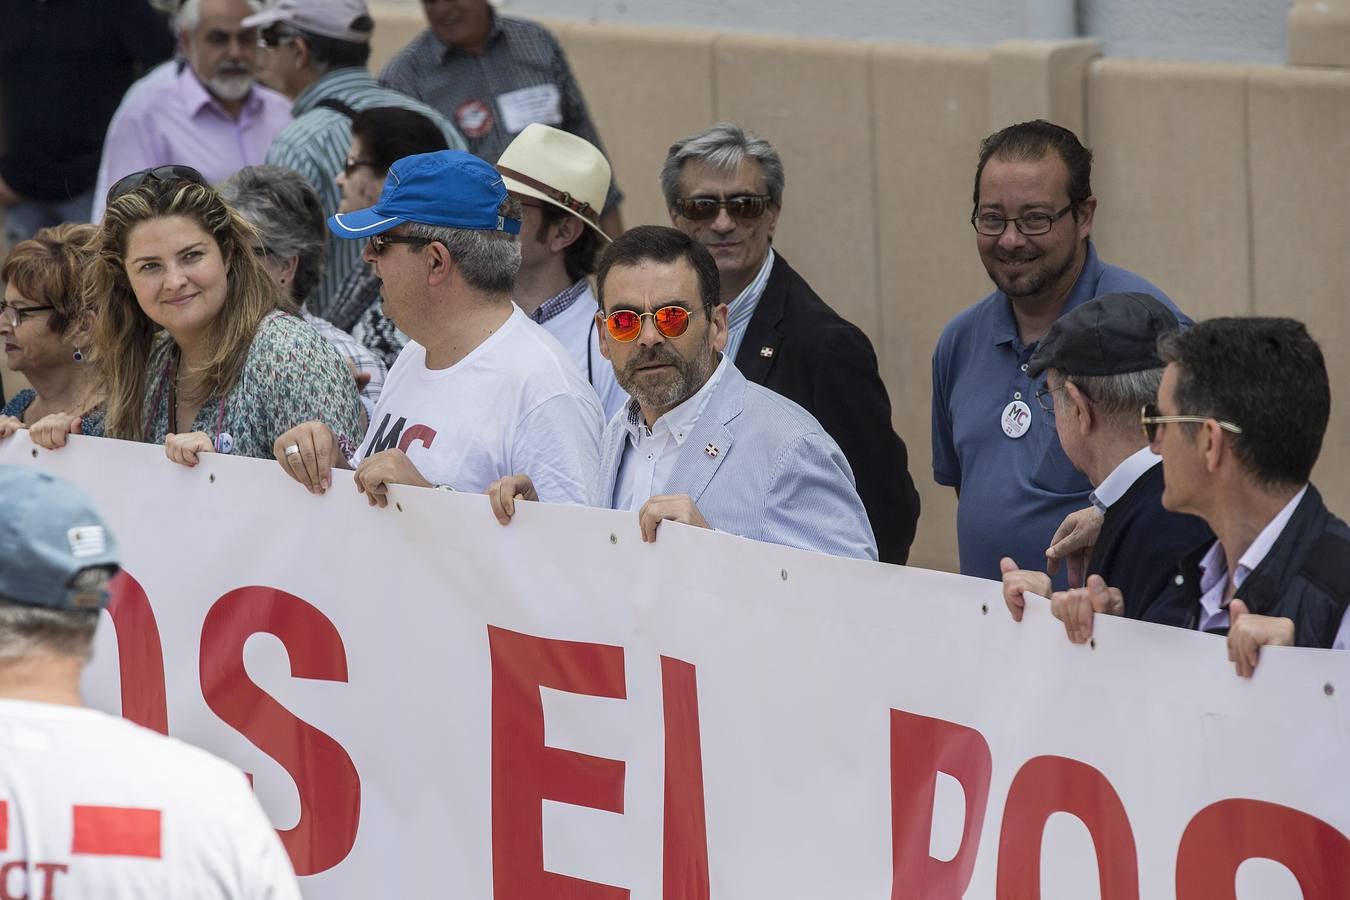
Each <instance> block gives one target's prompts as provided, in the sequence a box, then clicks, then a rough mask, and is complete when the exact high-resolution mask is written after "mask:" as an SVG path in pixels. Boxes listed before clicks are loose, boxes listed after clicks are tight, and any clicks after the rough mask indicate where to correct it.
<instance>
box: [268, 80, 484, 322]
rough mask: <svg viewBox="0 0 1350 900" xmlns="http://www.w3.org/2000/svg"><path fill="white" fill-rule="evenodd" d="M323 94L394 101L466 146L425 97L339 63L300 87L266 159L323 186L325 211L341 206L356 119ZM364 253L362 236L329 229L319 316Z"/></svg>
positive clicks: (370, 102) (368, 102) (349, 101)
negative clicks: (341, 177)
mask: <svg viewBox="0 0 1350 900" xmlns="http://www.w3.org/2000/svg"><path fill="white" fill-rule="evenodd" d="M324 100H336V101H338V102H339V103H342V104H345V105H346V106H348V107H350V108H351V109H353V110H357V111H360V110H363V109H372V108H374V107H377V106H396V107H399V108H401V109H410V110H412V111H413V112H419V113H421V114H422V115H424V116H426V117H427V118H428V119H430V120H431V121H432V122H434V123H436V126H437V127H438V128H440V129H441V131H442V133H444V134H445V139H446V142H447V143H449V145H450V147H451V148H452V149H455V150H463V149H464V146H465V145H464V139H463V138H462V137H460V135H459V132H457V131H456V130H455V128H454V126H453V125H451V124H450V122H449V121H448V120H446V118H445V117H444V116H442V115H441V114H440V113H438V112H436V111H435V110H434V109H432V108H431V107H429V106H427V105H426V104H425V103H419V102H418V101H416V100H414V99H412V98H411V97H408V96H406V95H405V94H400V93H398V92H397V91H392V90H390V89H389V88H386V87H380V85H378V84H376V83H375V79H374V78H371V77H370V73H369V72H367V71H366V70H365V69H364V68H355V67H353V68H344V69H335V70H333V71H331V72H329V73H327V74H326V75H324V76H323V77H322V78H320V79H319V80H318V81H316V82H314V83H313V84H311V85H310V86H309V87H307V88H305V89H304V90H303V91H301V92H300V95H299V96H298V97H296V98H295V104H294V105H293V106H292V107H291V112H292V114H293V115H294V116H295V120H294V121H293V122H291V124H289V125H287V126H286V127H285V128H284V129H282V131H281V134H279V135H277V137H276V139H275V140H274V141H273V142H272V148H271V149H270V150H269V151H268V152H267V162H268V163H269V164H271V165H275V166H285V167H286V168H288V169H294V170H295V171H297V172H299V173H300V174H301V175H303V176H305V180H307V181H308V182H309V183H310V184H312V185H313V186H314V189H315V190H316V191H318V192H319V199H320V200H321V201H322V202H323V209H324V212H325V213H327V214H329V215H332V214H333V213H336V212H337V210H338V202H339V201H340V200H341V199H342V192H341V191H340V190H339V189H338V186H337V182H336V181H334V179H336V178H337V175H338V173H339V172H341V171H342V166H343V164H344V163H345V162H346V161H347V150H348V149H350V147H351V143H352V122H351V119H349V118H348V117H347V116H346V115H344V114H343V113H340V112H338V111H337V110H335V109H330V108H327V107H322V106H319V103H320V102H321V101H324ZM360 259H361V242H360V241H348V240H343V239H341V238H339V237H337V236H336V235H334V234H332V233H331V232H330V233H329V235H328V264H327V265H326V266H325V267H324V273H323V278H322V280H320V282H319V286H318V287H317V288H315V290H314V292H313V293H312V294H310V295H309V297H308V298H307V301H306V306H307V307H308V308H309V309H311V310H313V311H314V312H315V313H317V314H319V315H321V316H325V317H326V316H327V314H328V313H329V312H330V311H331V308H332V305H333V301H334V298H335V297H336V295H337V290H338V286H339V285H341V284H342V282H343V281H344V280H345V279H346V278H347V275H348V274H349V273H350V272H351V271H352V269H354V268H356V266H357V265H358V264H359V261H360Z"/></svg>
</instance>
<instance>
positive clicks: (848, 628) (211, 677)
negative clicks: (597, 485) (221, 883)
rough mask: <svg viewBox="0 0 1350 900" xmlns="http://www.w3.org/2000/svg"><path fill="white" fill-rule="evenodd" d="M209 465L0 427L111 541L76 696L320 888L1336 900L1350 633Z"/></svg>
mask: <svg viewBox="0 0 1350 900" xmlns="http://www.w3.org/2000/svg"><path fill="white" fill-rule="evenodd" d="M204 460H205V461H204V462H203V463H202V464H201V465H200V466H198V467H197V468H196V469H187V468H183V467H181V466H176V465H174V464H172V463H170V462H169V461H168V460H166V459H165V458H164V456H163V451H162V449H161V448H158V447H147V446H142V445H136V444H128V443H123V442H117V441H98V440H93V439H80V438H75V439H73V440H72V446H70V447H68V448H66V449H65V450H62V451H58V452H55V453H48V452H46V451H39V450H35V449H34V448H32V446H31V445H30V444H29V443H28V441H27V438H26V436H24V435H22V434H21V435H19V436H16V437H13V438H10V439H7V440H5V441H3V442H0V463H18V464H23V465H35V466H39V467H41V468H43V469H46V470H48V471H51V472H53V473H54V474H57V475H61V476H64V477H66V478H69V479H71V480H73V481H76V482H78V483H79V484H81V485H82V486H83V487H84V488H85V489H86V490H87V491H89V493H90V494H91V495H92V496H93V497H94V499H95V501H96V502H97V503H98V505H99V506H100V508H101V509H102V510H103V511H104V513H105V514H106V517H107V519H108V520H109V523H110V525H111V526H112V528H113V530H114V532H115V533H116V535H117V536H118V538H119V540H120V542H121V547H122V553H123V557H124V559H125V563H126V569H127V573H128V576H129V577H127V578H126V579H124V580H123V582H122V583H121V584H120V586H119V591H118V595H117V600H116V602H115V609H114V614H113V621H114V623H115V629H114V628H107V627H105V628H104V629H103V630H102V632H101V635H100V643H99V646H98V655H97V659H96V661H95V663H94V664H93V666H92V667H91V669H90V670H89V673H88V677H87V678H86V690H87V693H88V696H89V697H90V699H91V702H93V703H95V704H96V705H98V706H101V707H103V708H106V709H109V710H112V711H119V710H121V711H123V712H124V714H126V715H128V716H129V717H131V718H134V719H136V720H137V721H141V722H142V723H148V724H151V725H155V726H158V727H161V728H163V727H166V726H167V730H168V731H169V732H170V733H172V734H175V735H178V736H180V737H183V738H185V739H186V740H189V741H192V742H194V743H197V744H200V745H202V746H204V747H207V748H208V749H211V750H212V751H214V752H216V753H218V754H219V755H221V756H223V757H225V758H227V759H229V760H231V761H232V762H234V763H236V764H237V765H239V766H240V767H241V768H243V769H244V770H245V771H247V772H249V773H251V774H252V775H253V778H254V784H255V787H256V789H257V791H258V794H259V796H260V798H261V800H262V802H263V805H264V807H265V808H266V809H267V811H268V812H269V814H270V815H271V816H272V818H273V821H274V822H275V823H276V824H277V827H278V828H279V829H281V830H282V834H283V838H284V840H285V843H286V846H287V849H288V850H289V851H290V853H291V856H292V859H293V860H294V861H295V864H296V867H297V870H298V871H299V872H300V873H301V874H302V875H303V880H302V884H303V887H304V890H305V894H306V896H307V897H309V898H313V900H349V898H353V900H354V898H367V897H441V896H453V897H465V898H484V900H486V898H489V897H495V898H497V900H519V898H531V900H536V898H543V897H549V898H552V897H566V898H586V900H592V898H593V900H619V898H626V897H632V898H635V900H656V898H688V900H698V898H708V897H721V898H767V897H773V898H823V897H828V898H885V897H891V898H910V897H925V898H926V897H933V898H945V897H960V896H967V897H971V898H976V897H979V898H985V897H999V898H1004V897H1008V898H1021V897H1028V898H1034V897H1054V898H1075V900H1077V898H1090V897H1096V896H1100V897H1103V898H1136V897H1146V898H1155V897H1156V898H1163V897H1178V898H1181V900H1215V898H1243V900H1257V898H1259V900H1271V898H1281V897H1298V896H1300V891H1301V894H1302V896H1303V897H1304V898H1306V900H1333V898H1337V900H1343V898H1345V897H1347V896H1350V840H1348V839H1347V837H1346V833H1347V831H1348V830H1350V779H1347V777H1346V775H1347V772H1350V654H1345V653H1337V652H1331V651H1309V650H1292V649H1284V648H1278V649H1267V650H1266V651H1265V652H1263V654H1262V660H1261V665H1260V668H1259V669H1258V671H1257V673H1256V677H1255V678H1253V679H1251V680H1244V679H1239V678H1238V677H1236V676H1235V675H1234V673H1233V670H1232V667H1231V665H1230V664H1229V663H1228V661H1227V658H1226V652H1225V646H1224V642H1223V641H1222V640H1221V639H1218V638H1215V637H1212V636H1207V635H1199V634H1192V633H1188V632H1184V631H1181V630H1176V629H1165V628H1158V627H1151V626H1146V625H1142V624H1140V623H1135V622H1128V621H1119V620H1099V621H1098V623H1097V625H1096V631H1095V640H1094V644H1095V646H1077V647H1076V646H1072V645H1070V644H1069V642H1068V641H1067V640H1066V639H1065V637H1064V634H1063V629H1062V628H1061V627H1060V626H1059V624H1058V623H1057V622H1055V621H1054V620H1053V619H1051V618H1050V617H1049V614H1048V611H1047V609H1046V607H1045V604H1043V603H1039V602H1033V603H1032V604H1031V606H1030V608H1029V610H1028V613H1027V615H1026V619H1025V621H1023V622H1022V623H1020V624H1018V623H1014V622H1012V621H1011V619H1010V618H1009V616H1008V614H1007V612H1006V610H1005V609H1004V607H1003V603H1002V599H1001V595H1000V591H999V587H998V585H997V584H995V583H993V582H987V581H980V580H976V579H969V578H963V577H961V576H956V575H948V574H943V573H937V572H929V571H924V570H918V569H908V568H901V567H895V566H886V565H880V564H874V563H863V562H858V561H853V560H842V559H833V558H828V557H823V556H819V555H817V554H812V553H805V552H801V551H795V550H789V549H785V548H781V547H774V546H770V545H765V544H758V543H755V542H751V541H746V540H742V539H739V538H736V537H732V536H728V535H722V534H716V533H713V532H709V531H704V530H700V529H693V528H686V527H683V526H675V525H670V524H667V525H665V526H663V527H662V529H661V531H660V534H659V539H658V540H657V542H656V543H655V544H644V543H642V542H641V540H640V538H639V535H638V529H637V524H636V518H635V516H633V515H631V514H628V513H617V512H611V511H608V510H593V509H573V508H565V507H552V506H543V505H539V504H524V505H523V507H522V508H521V510H520V512H519V514H518V516H517V518H516V520H515V521H513V522H512V523H511V524H510V525H509V526H507V527H502V526H500V525H498V524H497V523H496V521H495V520H493V519H492V517H491V514H490V513H489V510H488V505H487V501H486V498H484V497H481V496H470V495H456V494H447V493H445V492H440V491H430V490H416V489H398V488H396V489H395V490H394V491H393V492H392V498H393V501H394V502H391V504H390V506H389V507H388V508H385V509H375V508H369V507H368V506H367V504H366V501H365V499H364V497H362V496H360V495H358V494H357V493H356V491H355V489H354V487H352V486H351V484H350V481H349V480H348V476H347V475H346V474H345V473H341V472H338V473H336V476H335V486H334V488H333V490H331V491H330V492H329V493H328V494H327V495H325V496H322V497H316V496H311V495H309V494H308V493H306V492H305V491H304V490H303V489H302V488H300V487H299V486H298V485H296V484H295V483H293V482H291V481H290V480H288V479H287V478H286V477H285V476H284V475H283V473H282V472H281V471H280V468H279V467H278V466H276V465H275V464H272V463H266V462H259V461H253V460H240V459H233V458H229V457H222V456H218V455H215V454H207V455H206V456H205V457H204ZM0 502H2V501H0ZM3 564H11V562H10V561H4V562H3Z"/></svg>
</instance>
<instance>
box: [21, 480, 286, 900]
mask: <svg viewBox="0 0 1350 900" xmlns="http://www.w3.org/2000/svg"><path fill="white" fill-rule="evenodd" d="M0 497H4V498H5V515H4V516H0V560H3V563H2V564H0V746H3V752H0V834H7V838H6V841H5V846H4V847H3V850H4V855H5V858H6V859H9V860H16V861H19V862H18V863H17V864H18V865H19V866H20V867H21V868H22V870H21V871H20V872H10V871H9V870H10V869H11V866H12V865H13V864H6V865H5V867H4V868H5V870H6V876H5V880H4V882H3V883H0V895H3V896H6V897H9V896H15V897H20V896H22V897H100V898H110V900H118V898H123V897H126V898H131V897H177V896H183V895H184V890H185V887H186V886H189V885H190V886H191V894H192V896H193V897H201V898H210V900H227V898H229V900H234V898H271V900H291V898H294V900H299V898H300V889H299V887H298V886H297V885H296V882H295V873H294V872H293V871H292V869H291V864H290V861H289V860H288V859H287V858H286V851H285V850H284V849H283V848H282V846H281V841H280V839H279V838H278V837H277V833H276V831H275V830H273V828H272V825H271V823H270V822H268V820H267V816H266V815H264V814H263V811H262V809H261V807H259V806H258V801H257V799H255V798H254V796H253V791H252V789H251V788H250V787H249V783H248V781H247V780H246V779H245V778H244V775H243V773H242V772H240V771H239V770H238V769H236V768H234V767H233V766H230V765H227V764H225V763H223V762H221V761H220V760H218V759H216V758H215V757H213V756H211V755H209V754H207V753H205V752H204V751H202V750H198V749H196V748H195V747H189V746H188V745H187V744H183V743H180V742H179V741H176V740H173V739H172V738H167V737H164V736H163V735H160V734H156V733H155V732H153V731H150V730H149V729H146V728H141V727H140V726H139V725H133V724H131V723H130V722H127V721H125V720H123V719H119V718H115V717H113V716H109V715H107V714H105V713H101V712H98V711H96V710H92V709H85V708H84V706H83V704H82V702H81V700H80V673H81V671H82V670H83V669H84V665H85V663H86V662H88V660H89V656H90V652H91V648H92V647H93V641H94V632H95V630H96V629H97V627H98V623H99V611H100V610H101V609H103V608H104V607H105V606H107V604H108V591H107V584H108V580H109V579H110V578H111V577H112V576H113V575H115V574H116V573H117V569H118V563H117V559H118V556H117V546H116V544H115V542H114V541H113V537H112V534H111V533H109V531H108V528H107V525H106V524H104V522H103V520H102V518H100V516H99V515H98V513H97V512H95V510H94V508H93V506H92V505H91V504H90V502H89V498H88V497H86V496H85V495H84V494H83V493H82V492H81V491H80V490H79V489H77V488H76V487H75V486H74V485H71V484H69V483H67V482H64V481H61V480H59V479H57V478H54V477H52V476H51V475H48V474H45V473H42V472H38V471H36V470H34V469H28V468H22V467H19V466H0ZM72 834H73V835H74V838H73V839H72Z"/></svg>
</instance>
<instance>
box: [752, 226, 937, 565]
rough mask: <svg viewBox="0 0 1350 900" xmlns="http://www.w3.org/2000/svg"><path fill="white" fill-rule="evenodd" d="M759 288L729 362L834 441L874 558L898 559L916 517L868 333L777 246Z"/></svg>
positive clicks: (901, 445) (915, 498) (915, 499)
mask: <svg viewBox="0 0 1350 900" xmlns="http://www.w3.org/2000/svg"><path fill="white" fill-rule="evenodd" d="M774 253H775V259H774V263H773V269H772V271H770V272H769V280H768V282H767V283H766V284H765V285H764V294H763V296H761V297H760V299H759V304H758V305H757V306H756V307H755V313H754V315H753V316H751V317H750V323H749V325H748V326H747V327H746V330H745V338H744V339H743V340H742V341H741V346H740V349H739V350H738V351H737V352H736V368H738V369H740V370H741V372H742V373H744V374H745V377H746V378H748V379H750V380H751V381H753V382H754V383H756V384H762V385H764V386H765V387H766V388H768V389H769V390H771V391H775V392H777V393H779V394H782V395H783V396H784V397H787V398H788V399H789V400H791V401H793V402H794V403H797V404H799V405H800V406H801V407H802V408H804V409H805V410H806V411H807V412H809V413H810V414H811V415H813V416H815V417H816V419H817V421H819V422H820V424H821V425H822V426H823V427H824V428H825V431H826V432H828V433H829V435H830V437H832V438H834V439H835V441H836V442H838V444H839V447H840V449H841V450H843V452H844V456H845V457H846V458H847V459H848V463H849V465H850V466H851V467H852V470H853V474H854V475H855V476H856V478H857V484H858V494H859V496H861V497H862V502H863V506H864V507H866V508H867V517H868V519H869V520H870V521H871V525H872V531H873V533H874V534H875V535H876V540H877V549H878V550H879V551H880V553H881V561H882V562H889V563H897V564H903V563H904V562H905V561H906V560H908V559H909V545H910V544H912V543H913V542H914V531H915V529H916V528H917V527H918V522H919V492H918V491H917V490H915V488H914V479H913V478H911V477H910V474H909V451H908V450H906V449H905V442H904V441H902V440H901V439H900V436H899V435H898V434H896V433H895V428H894V427H893V426H892V424H891V400H890V397H889V396H888V395H887V394H886V385H885V384H883V383H882V381H881V373H880V371H879V370H878V368H877V356H876V353H875V352H873V350H872V342H871V341H869V340H868V339H867V335H865V334H863V333H862V331H861V330H860V329H859V328H858V327H857V326H856V325H853V324H852V323H851V322H849V321H847V320H846V319H844V318H843V317H841V316H840V315H839V314H838V313H837V312H835V311H834V310H833V309H831V308H830V307H829V305H828V304H826V303H825V301H824V300H822V299H821V298H820V297H819V296H818V295H817V294H816V292H815V291H813V290H811V286H810V285H809V284H807V283H806V281H805V280H804V279H803V278H802V277H801V276H800V275H798V274H797V273H796V272H795V271H794V270H793V268H792V267H791V266H789V265H788V263H787V260H785V259H784V258H783V255H782V254H781V253H778V252H777V251H776V250H775V251H774Z"/></svg>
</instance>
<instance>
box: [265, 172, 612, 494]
mask: <svg viewBox="0 0 1350 900" xmlns="http://www.w3.org/2000/svg"><path fill="white" fill-rule="evenodd" d="M328 227H329V228H330V229H331V230H332V231H333V233H334V234H337V235H339V236H340V237H344V238H350V239H358V240H365V241H366V242H367V244H366V248H365V252H364V254H363V258H364V259H365V261H366V262H367V263H369V264H370V265H371V266H372V267H373V268H374V271H375V274H376V275H378V276H379V277H380V279H381V281H382V282H383V284H382V287H381V288H380V297H381V299H382V300H383V307H382V312H383V313H384V315H385V316H387V317H388V318H389V319H390V320H391V321H393V323H394V324H395V325H397V326H398V328H399V330H401V331H402V332H403V333H404V334H406V335H408V337H409V338H410V340H409V342H408V345H407V346H406V347H404V349H403V352H402V353H400V354H399V357H398V359H397V360H396V361H395V362H394V366H393V368H391V369H390V370H389V376H388V378H387V379H386V381H385V384H384V390H383V392H382V393H381V394H380V402H379V403H378V404H377V405H376V407H375V413H374V415H372V416H371V419H370V428H369V430H368V431H367V432H366V436H365V439H364V440H363V441H362V442H361V447H360V449H359V450H358V452H357V454H356V456H355V458H354V459H353V460H351V461H348V460H345V459H343V458H342V454H341V453H339V452H338V450H337V443H336V441H335V440H334V438H333V435H332V433H331V432H330V431H329V430H328V427H327V426H326V425H324V424H322V423H320V422H305V423H303V424H301V425H298V426H296V427H295V428H292V429H291V430H290V431H288V432H286V433H285V434H283V435H282V436H281V437H279V438H278V439H277V441H276V444H275V445H274V447H273V452H274V453H275V455H276V458H277V461H278V462H280V463H281V466H282V468H283V469H285V470H286V472H287V474H289V475H290V476H291V477H292V478H294V479H295V480H296V481H298V482H300V483H301V484H303V485H305V487H306V488H308V489H309V490H310V491H311V492H314V493H323V492H324V491H325V490H327V489H328V487H330V486H331V483H332V476H331V469H332V467H333V466H335V465H336V466H339V467H347V466H349V465H354V466H355V468H356V476H355V477H356V486H357V489H358V490H359V491H361V492H363V493H365V494H366V495H367V497H368V499H369V500H370V502H371V504H372V505H378V506H384V505H385V504H386V503H387V490H388V486H389V485H390V484H407V485H413V486H416V487H442V488H446V489H451V490H459V491H472V492H475V493H482V492H484V491H486V489H487V486H488V485H489V484H491V483H492V482H494V481H496V480H497V479H498V478H501V477H502V476H504V475H509V474H511V473H512V472H518V471H529V472H532V473H539V477H537V478H536V482H535V483H536V486H537V488H538V490H539V496H540V498H541V499H542V500H544V501H547V502H551V503H575V504H582V503H585V502H586V490H587V485H588V483H589V481H590V479H591V478H592V477H593V476H594V473H595V470H596V467H597V465H598V461H599V453H600V429H601V427H602V422H601V413H600V404H599V402H598V401H597V400H596V396H595V391H593V390H592V389H591V387H590V385H588V384H587V383H586V381H585V379H584V378H582V376H581V374H580V372H579V371H578V370H577V367H576V366H575V365H574V364H573V363H572V361H571V360H570V359H569V358H568V356H567V353H566V351H565V350H564V349H563V348H562V346H561V345H560V344H559V343H558V342H557V340H556V339H554V338H553V337H552V336H551V335H550V334H549V333H548V332H546V331H545V330H544V329H543V328H541V327H540V326H539V325H536V324H535V323H534V322H531V321H530V319H529V317H528V316H526V315H525V313H524V312H523V311H521V309H520V308H519V307H517V306H516V305H515V304H514V303H513V302H512V299H511V298H512V289H513V283H514V279H515V275H516V271H517V269H518V268H519V267H520V242H519V240H518V239H517V238H516V235H517V234H518V233H519V232H520V205H519V203H518V202H517V201H516V200H514V199H513V198H512V197H510V195H509V194H508V193H507V191H506V187H505V185H504V184H503V182H502V178H501V176H500V175H498V174H497V171H496V170H495V169H493V168H492V166H490V165H488V164H487V163H485V162H483V161H482V160H480V159H478V158H477V157H475V156H472V155H471V154H468V153H465V152H463V151H459V150H442V151H438V152H436V153H422V154H418V155H416V156H409V157H406V158H404V159H401V160H399V161H398V162H396V163H394V165H393V166H391V167H390V169H389V175H388V177H387V178H386V179H385V183H384V190H383V192H382V193H381V194H380V199H379V201H378V202H377V203H376V204H375V206H373V207H371V208H369V209H362V210H357V211H356V212H352V213H338V214H337V215H335V216H333V217H332V218H330V219H329V220H328Z"/></svg>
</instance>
